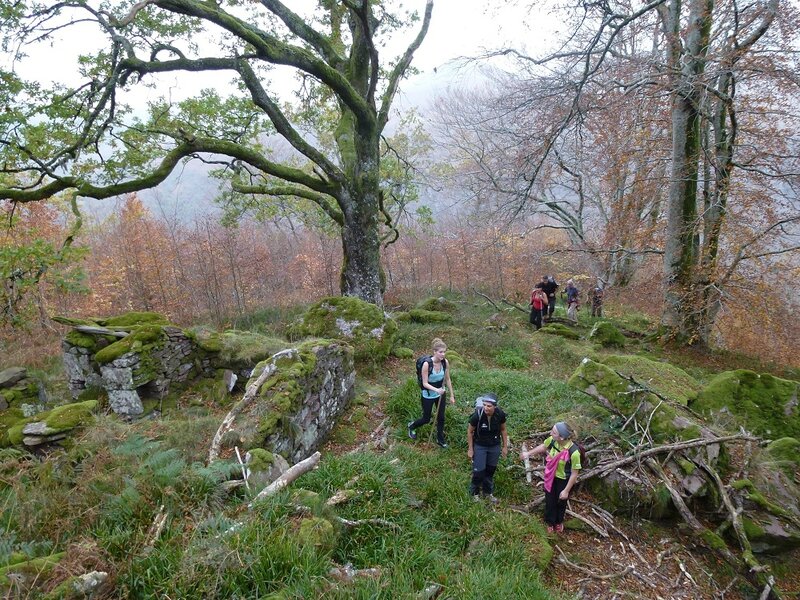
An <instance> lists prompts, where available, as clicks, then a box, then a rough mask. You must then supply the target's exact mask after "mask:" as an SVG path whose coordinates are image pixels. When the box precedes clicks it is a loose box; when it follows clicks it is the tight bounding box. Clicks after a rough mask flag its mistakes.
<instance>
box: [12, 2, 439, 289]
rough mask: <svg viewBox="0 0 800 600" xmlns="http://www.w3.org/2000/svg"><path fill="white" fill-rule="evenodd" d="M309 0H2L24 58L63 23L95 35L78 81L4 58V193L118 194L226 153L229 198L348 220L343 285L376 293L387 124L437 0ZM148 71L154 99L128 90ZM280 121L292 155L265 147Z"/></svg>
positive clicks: (55, 35)
mask: <svg viewBox="0 0 800 600" xmlns="http://www.w3.org/2000/svg"><path fill="white" fill-rule="evenodd" d="M306 8H307V9H308V11H307V12H306V13H301V12H295V11H293V10H292V9H291V8H289V6H287V5H286V4H283V3H282V2H280V1H279V0H262V1H261V2H245V1H232V2H227V3H225V4H224V5H222V4H221V3H215V2H206V1H201V0H142V1H140V2H136V3H132V2H124V3H115V4H113V5H109V4H107V3H101V2H46V3H38V2H16V3H14V4H13V6H7V7H5V8H4V9H2V11H3V12H2V15H0V18H1V19H2V34H3V44H4V47H5V48H6V49H7V50H11V51H12V52H14V53H15V55H16V56H17V58H18V60H20V61H22V60H23V59H24V55H25V52H26V51H27V50H26V49H27V48H28V47H30V46H31V45H33V44H37V43H42V42H48V41H53V43H54V44H56V41H57V40H58V39H59V36H61V34H62V31H63V30H70V29H74V30H75V33H74V34H73V35H79V36H83V35H86V39H87V40H88V41H87V47H86V48H85V49H84V50H83V52H82V53H81V55H80V56H79V57H78V65H77V67H76V68H77V72H78V73H79V77H80V81H78V82H77V83H66V84H65V83H55V84H53V85H46V84H44V83H43V82H41V81H37V80H35V79H34V78H27V79H26V78H25V76H24V74H23V73H22V72H21V71H15V70H7V71H3V72H1V73H0V77H1V78H2V80H3V83H4V85H3V86H1V87H0V94H2V98H0V101H2V103H3V105H4V107H5V111H4V112H3V114H2V115H0V162H2V170H0V199H7V200H10V201H13V202H19V203H26V202H36V201H40V200H45V199H47V198H50V197H52V196H53V195H54V194H57V193H59V192H63V191H69V192H70V193H74V194H76V195H78V196H83V197H89V198H97V199H103V198H110V197H113V196H119V195H121V194H126V193H131V192H136V191H139V190H144V189H148V188H152V187H154V186H156V185H158V184H159V183H160V182H162V181H164V179H166V178H167V177H168V176H169V175H170V174H171V173H172V172H173V170H174V169H175V168H176V167H177V166H178V165H179V164H181V162H182V161H184V160H188V159H199V160H204V161H207V162H209V163H212V164H215V165H217V166H218V167H219V168H218V169H217V171H216V174H217V175H218V176H220V177H223V178H225V179H226V180H227V182H228V184H229V185H228V186H227V187H226V190H225V193H226V194H228V195H229V197H230V199H233V200H235V199H239V200H241V199H243V198H249V199H258V200H259V201H262V200H267V201H269V200H275V199H289V200H291V201H295V200H298V199H300V200H302V201H305V202H310V203H312V204H313V205H314V206H315V207H316V208H317V209H318V210H319V211H320V212H321V214H323V215H325V216H326V217H327V218H328V219H329V220H330V221H331V222H332V223H334V224H335V225H336V226H337V227H338V228H339V230H340V232H341V240H342V247H343V252H344V257H345V260H344V266H343V270H342V281H341V290H342V293H344V294H347V295H355V296H359V297H361V298H363V299H365V300H368V301H370V302H375V303H377V304H381V303H382V291H383V285H382V274H381V269H380V245H381V241H382V236H384V235H385V234H387V233H388V235H389V236H390V237H391V236H392V235H393V233H392V229H393V227H394V220H395V218H396V216H397V215H396V213H395V212H393V211H392V210H391V207H390V206H389V205H388V204H389V203H388V202H387V201H386V196H387V194H386V190H385V189H384V187H383V186H382V179H381V171H380V164H381V138H382V134H383V132H384V129H385V127H386V124H387V122H388V121H389V119H390V116H391V108H392V102H393V100H394V98H395V94H396V93H397V90H398V86H399V84H400V82H401V80H402V79H403V78H404V76H405V75H406V74H407V73H408V71H409V68H410V65H411V61H412V59H413V56H414V53H415V51H416V50H417V48H419V46H420V44H421V43H422V41H423V39H424V38H425V35H426V33H427V30H428V25H429V23H430V19H431V14H432V9H433V1H432V0H427V2H426V4H425V6H424V12H423V14H422V15H419V14H417V13H416V12H409V13H404V12H402V6H394V5H392V3H391V2H389V1H386V2H383V1H374V0H342V1H334V0H318V1H317V2H313V3H309V4H308V6H307V7H306ZM409 27H415V31H416V32H415V33H414V34H413V36H412V37H411V38H410V40H409V43H408V45H407V47H406V48H405V50H404V51H403V52H401V53H400V54H399V56H397V57H394V58H393V59H392V60H385V59H384V60H382V59H381V57H380V52H382V51H383V47H384V46H385V45H386V44H387V43H388V42H389V41H390V39H391V37H392V36H393V35H399V34H402V33H403V31H404V30H406V29H407V28H409ZM98 34H99V36H100V37H98V38H97V39H101V40H102V43H100V44H98V46H97V47H92V43H91V40H92V39H94V38H93V37H92V36H95V35H98ZM54 47H55V48H56V50H57V49H58V45H55V46H54ZM285 67H288V68H290V69H291V70H293V72H294V73H295V82H296V83H297V85H298V91H297V95H296V96H295V98H294V99H295V100H298V101H297V102H290V103H287V102H285V101H284V99H285V96H283V97H282V96H281V94H280V92H281V90H279V89H277V86H278V85H280V79H279V78H278V77H277V76H276V73H277V72H278V71H277V70H278V69H282V68H285ZM215 72H216V73H224V74H228V75H229V76H230V82H231V84H230V85H229V86H228V88H227V89H225V90H224V92H223V91H220V89H219V88H218V87H216V88H211V87H210V88H208V89H205V90H204V91H203V92H202V93H200V94H199V95H197V96H195V97H192V98H188V99H185V100H180V101H174V100H172V99H171V98H170V96H169V94H168V93H165V92H166V90H163V89H161V87H160V86H161V84H162V83H163V80H161V79H160V78H159V77H160V76H161V75H164V74H177V75H180V77H181V78H184V77H185V78H191V77H194V78H200V80H201V81H203V80H204V78H208V76H209V74H210V73H215ZM181 80H183V79H181ZM142 86H150V87H152V88H155V93H154V97H153V99H151V100H150V101H149V102H148V104H147V109H146V112H144V113H143V112H142V111H140V110H139V109H138V108H137V107H136V106H134V105H133V104H131V102H129V101H128V94H129V92H133V91H134V90H135V89H137V88H141V87H142ZM273 135H277V136H280V137H282V138H283V139H284V140H285V141H286V142H288V144H289V145H290V147H291V149H292V152H291V154H290V155H289V156H288V157H285V159H284V160H278V159H276V158H274V156H273V154H272V153H271V151H270V149H269V145H268V138H269V136H273ZM389 185H390V186H393V185H395V184H394V183H390V184H389Z"/></svg>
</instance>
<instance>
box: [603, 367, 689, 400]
mask: <svg viewBox="0 0 800 600" xmlns="http://www.w3.org/2000/svg"><path fill="white" fill-rule="evenodd" d="M596 360H597V361H598V362H601V363H603V364H604V365H606V366H608V367H611V368H612V369H614V371H616V372H617V373H622V374H623V375H627V376H628V377H633V378H634V379H635V380H636V381H637V382H638V383H641V384H642V385H645V386H647V387H648V388H649V389H651V390H653V391H654V392H656V393H658V394H661V395H662V396H666V397H667V398H669V399H670V400H674V401H675V402H677V403H678V404H681V405H683V406H687V405H688V404H689V402H690V401H691V400H693V399H694V398H696V397H697V394H698V392H700V390H701V389H703V386H702V384H701V383H700V382H699V381H697V380H696V379H695V378H694V377H692V376H691V375H689V374H688V373H687V372H686V371H684V370H683V369H681V368H680V367H676V366H674V365H672V364H670V363H668V362H661V361H656V360H651V359H649V358H647V357H644V356H632V355H617V354H612V355H608V356H603V357H599V358H597V359H596Z"/></svg>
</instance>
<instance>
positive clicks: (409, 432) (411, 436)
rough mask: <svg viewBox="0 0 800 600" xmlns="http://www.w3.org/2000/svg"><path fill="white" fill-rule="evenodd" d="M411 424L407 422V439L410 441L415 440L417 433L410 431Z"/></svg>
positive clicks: (411, 422)
mask: <svg viewBox="0 0 800 600" xmlns="http://www.w3.org/2000/svg"><path fill="white" fill-rule="evenodd" d="M413 424H414V422H413V421H409V422H408V437H410V438H411V439H412V440H415V439H417V432H416V431H414V430H413V429H411V426H412V425H413Z"/></svg>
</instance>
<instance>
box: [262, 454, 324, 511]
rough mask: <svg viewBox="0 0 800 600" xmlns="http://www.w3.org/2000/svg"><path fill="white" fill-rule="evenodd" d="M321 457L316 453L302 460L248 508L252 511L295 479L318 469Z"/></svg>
mask: <svg viewBox="0 0 800 600" xmlns="http://www.w3.org/2000/svg"><path fill="white" fill-rule="evenodd" d="M321 457H322V455H321V454H320V453H319V452H314V454H312V455H311V456H309V457H308V458H307V459H305V460H301V461H300V462H299V463H297V464H296V465H294V466H292V467H290V468H289V469H288V470H287V471H286V472H285V473H284V474H283V475H281V476H280V477H278V478H277V479H276V480H275V481H273V482H272V483H270V484H269V485H268V486H267V487H265V488H264V489H263V490H261V491H260V492H259V493H258V494H257V495H256V497H255V498H253V500H252V502H250V504H248V505H247V508H249V509H251V510H252V508H253V506H254V505H255V503H256V502H258V501H259V500H263V499H264V498H267V497H269V496H272V495H274V494H277V493H278V492H280V491H281V490H282V489H283V488H285V487H286V486H287V485H289V484H290V483H292V482H293V481H294V480H295V479H297V478H298V477H300V476H301V475H303V474H305V473H308V472H309V471H311V470H312V469H314V468H316V466H317V465H318V464H319V460H320V458H321Z"/></svg>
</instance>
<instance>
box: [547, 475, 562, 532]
mask: <svg viewBox="0 0 800 600" xmlns="http://www.w3.org/2000/svg"><path fill="white" fill-rule="evenodd" d="M565 487H567V480H566V479H559V478H558V477H555V478H553V487H552V488H551V489H550V491H549V492H548V491H545V493H544V522H545V523H547V524H548V525H558V524H559V523H563V522H564V515H565V514H566V512H567V501H566V500H559V499H558V495H559V494H560V493H561V492H563V491H564V488H565Z"/></svg>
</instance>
